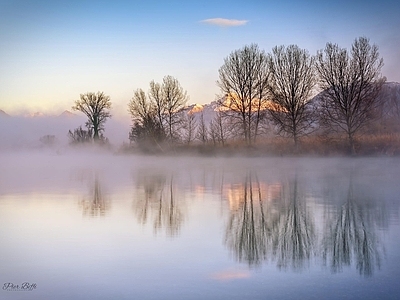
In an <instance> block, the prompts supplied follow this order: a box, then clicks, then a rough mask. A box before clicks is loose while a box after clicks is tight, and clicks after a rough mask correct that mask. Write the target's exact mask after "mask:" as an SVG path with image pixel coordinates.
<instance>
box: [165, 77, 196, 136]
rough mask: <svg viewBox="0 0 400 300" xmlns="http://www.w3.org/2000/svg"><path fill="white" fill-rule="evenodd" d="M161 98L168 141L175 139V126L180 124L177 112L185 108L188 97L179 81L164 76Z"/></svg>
mask: <svg viewBox="0 0 400 300" xmlns="http://www.w3.org/2000/svg"><path fill="white" fill-rule="evenodd" d="M161 93H162V97H163V103H164V110H163V114H164V115H165V121H166V125H167V128H166V129H167V134H168V137H169V138H170V140H173V139H174V138H175V136H174V132H175V129H176V126H177V125H180V124H181V123H182V119H181V114H179V111H180V110H181V109H182V108H184V107H185V105H186V103H187V101H188V100H189V96H188V95H187V92H186V91H184V90H183V88H182V87H181V85H180V83H179V81H178V80H177V79H175V78H174V77H172V76H165V77H164V79H163V83H162V85H161Z"/></svg>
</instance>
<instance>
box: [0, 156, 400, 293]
mask: <svg viewBox="0 0 400 300" xmlns="http://www.w3.org/2000/svg"><path fill="white" fill-rule="evenodd" d="M399 179H400V159H399V158H373V157H371V158H290V157H289V158H284V157H280V158H271V157H266V158H243V157H231V158H205V157H203V158H199V157H197V158H193V157H151V156H149V157H145V156H143V157H140V156H117V155H111V154H104V153H93V154H88V153H83V152H82V153H80V152H71V153H63V154H54V153H47V154H44V153H37V152H35V153H31V154H29V155H28V154H26V153H22V152H21V153H3V154H1V155H0V238H1V244H0V285H1V286H2V289H1V290H0V299H400V284H399V282H400V225H399V224H400V223H399V205H400V184H399Z"/></svg>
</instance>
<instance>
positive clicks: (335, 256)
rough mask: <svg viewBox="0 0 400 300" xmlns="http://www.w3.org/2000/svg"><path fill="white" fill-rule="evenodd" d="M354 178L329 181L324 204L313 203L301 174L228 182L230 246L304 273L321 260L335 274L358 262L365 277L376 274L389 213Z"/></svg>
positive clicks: (247, 258)
mask: <svg viewBox="0 0 400 300" xmlns="http://www.w3.org/2000/svg"><path fill="white" fill-rule="evenodd" d="M353 177H354V176H353V175H351V176H349V177H348V179H347V181H346V179H345V178H341V179H340V180H345V183H344V184H343V182H341V183H340V184H339V183H337V184H335V183H334V182H332V181H331V180H330V181H329V183H328V186H329V188H327V189H325V190H324V191H323V192H322V199H321V200H322V201H323V202H325V205H323V206H320V205H313V201H315V199H314V200H313V201H312V199H310V197H311V198H312V197H313V194H312V193H310V192H309V186H308V184H307V183H306V182H305V183H301V182H300V181H299V179H298V178H299V176H298V174H297V173H295V174H294V175H293V176H292V178H290V177H289V178H287V179H281V182H280V183H279V184H278V183H274V184H267V183H266V182H260V181H259V180H258V178H257V175H256V174H255V173H254V172H253V173H251V172H250V173H248V174H246V176H245V178H244V180H243V183H242V184H232V185H225V186H224V193H225V194H227V195H229V197H228V199H229V203H230V216H229V220H228V222H227V226H226V234H225V244H226V245H227V247H228V248H229V249H230V250H231V251H232V252H233V253H234V255H235V257H236V259H237V260H238V261H239V262H246V263H247V264H248V265H249V266H258V265H260V264H261V263H262V262H264V261H269V262H271V263H274V264H276V266H277V267H278V268H280V269H288V268H290V269H292V270H297V271H301V270H302V269H304V268H305V267H307V266H309V262H310V261H311V259H312V258H319V259H322V261H323V262H324V265H328V266H329V268H330V269H331V270H332V272H334V273H336V272H340V271H342V269H343V267H345V266H354V267H355V268H356V269H357V270H358V272H359V273H360V274H361V275H364V276H370V275H372V274H373V272H374V270H375V269H376V268H379V267H380V264H381V261H382V257H383V253H384V249H383V246H382V241H381V240H380V239H379V229H381V228H382V226H387V224H388V220H387V216H388V213H387V210H386V208H385V206H384V203H383V201H381V202H379V203H378V202H377V201H376V199H375V198H373V197H372V193H370V190H369V189H368V187H366V186H357V187H355V183H354V178H353ZM273 187H274V188H273ZM227 189H228V191H226V190H227ZM271 190H273V191H274V192H273V193H271ZM317 216H319V217H317ZM317 221H318V222H317ZM318 227H320V228H318Z"/></svg>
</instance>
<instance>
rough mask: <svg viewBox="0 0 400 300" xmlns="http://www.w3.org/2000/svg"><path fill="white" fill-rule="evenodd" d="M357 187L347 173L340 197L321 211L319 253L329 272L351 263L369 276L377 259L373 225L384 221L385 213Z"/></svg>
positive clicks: (377, 253) (377, 264) (378, 262)
mask: <svg viewBox="0 0 400 300" xmlns="http://www.w3.org/2000/svg"><path fill="white" fill-rule="evenodd" d="M357 191H358V190H357V189H355V188H354V183H353V179H352V176H350V181H349V184H348V189H347V193H346V196H345V197H344V201H342V202H341V203H340V205H338V206H336V207H335V208H334V209H333V210H332V211H329V210H328V211H326V212H325V214H326V217H325V219H326V223H325V230H324V236H323V239H322V257H323V260H324V262H325V263H326V264H327V265H329V266H330V268H331V270H332V271H333V272H339V271H341V270H342V268H343V266H350V265H351V264H352V263H355V265H356V268H357V270H358V271H359V273H360V274H361V275H365V276H370V275H372V273H373V271H374V268H375V267H378V268H379V266H380V263H381V256H382V254H381V253H382V249H381V248H380V243H379V238H378V234H377V227H378V224H382V223H386V222H385V220H384V218H385V214H384V213H383V214H382V213H381V210H380V209H379V208H378V207H376V206H375V205H373V204H374V201H371V199H368V197H367V196H365V195H361V194H360V193H359V192H357ZM382 219H383V220H382Z"/></svg>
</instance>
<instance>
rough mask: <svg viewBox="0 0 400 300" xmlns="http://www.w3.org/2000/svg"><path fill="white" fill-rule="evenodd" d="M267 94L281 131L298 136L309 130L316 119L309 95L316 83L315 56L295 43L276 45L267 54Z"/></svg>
mask: <svg viewBox="0 0 400 300" xmlns="http://www.w3.org/2000/svg"><path fill="white" fill-rule="evenodd" d="M268 60H269V67H270V76H271V77H270V78H271V79H270V94H271V97H272V101H273V103H274V104H275V105H274V107H273V108H271V109H270V110H269V112H270V115H271V117H272V120H273V121H274V123H275V124H276V125H277V126H278V129H279V131H280V132H281V133H284V134H287V135H289V136H291V137H293V140H294V143H295V145H296V146H297V143H298V138H299V136H301V135H304V134H306V133H308V132H309V131H310V129H311V128H312V124H313V121H314V120H315V118H314V114H313V109H312V106H311V105H310V104H311V102H310V96H311V92H312V89H313V87H314V85H315V76H314V69H313V68H314V58H313V57H312V56H310V55H309V53H308V51H307V50H303V49H300V48H299V47H298V46H297V45H290V46H288V47H287V48H285V47H284V46H280V47H275V48H274V49H273V50H272V54H269V55H268Z"/></svg>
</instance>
